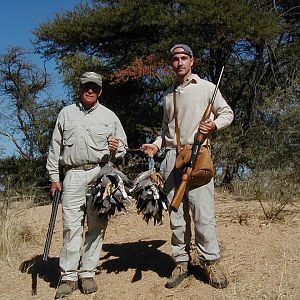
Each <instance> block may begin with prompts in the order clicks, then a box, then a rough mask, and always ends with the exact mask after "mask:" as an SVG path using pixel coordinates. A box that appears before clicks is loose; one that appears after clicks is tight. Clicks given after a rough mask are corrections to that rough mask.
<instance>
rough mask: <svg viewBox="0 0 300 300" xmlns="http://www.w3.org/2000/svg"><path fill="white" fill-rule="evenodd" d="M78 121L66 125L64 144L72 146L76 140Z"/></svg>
mask: <svg viewBox="0 0 300 300" xmlns="http://www.w3.org/2000/svg"><path fill="white" fill-rule="evenodd" d="M77 126H78V125H77V123H70V124H67V125H65V128H64V132H63V145H64V146H72V145H73V144H74V143H75V141H76V136H75V131H76V127H77Z"/></svg>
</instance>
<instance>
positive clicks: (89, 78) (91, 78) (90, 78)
mask: <svg viewBox="0 0 300 300" xmlns="http://www.w3.org/2000/svg"><path fill="white" fill-rule="evenodd" d="M88 82H94V83H96V84H97V85H99V86H100V87H102V77H101V75H99V74H97V73H95V72H85V73H83V74H82V75H81V77H80V83H81V84H85V83H88Z"/></svg>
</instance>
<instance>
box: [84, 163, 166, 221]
mask: <svg viewBox="0 0 300 300" xmlns="http://www.w3.org/2000/svg"><path fill="white" fill-rule="evenodd" d="M89 194H90V196H91V197H92V202H93V205H94V208H95V209H96V210H97V212H98V214H99V215H102V214H105V215H107V217H108V218H109V217H111V216H112V215H114V214H115V213H116V211H122V210H124V211H126V208H125V206H126V204H127V203H129V202H130V201H132V199H134V200H135V204H136V208H137V212H138V214H142V215H143V219H144V220H145V221H146V222H147V223H148V222H149V220H151V219H153V222H154V225H155V224H162V218H163V210H167V197H166V193H165V191H164V181H163V178H162V177H161V175H160V174H159V173H158V172H156V171H155V170H148V171H145V172H142V173H140V174H139V175H138V176H137V177H136V179H135V180H129V179H128V177H127V176H126V175H125V174H124V173H122V172H121V171H120V170H118V169H116V168H114V167H113V165H112V164H111V163H107V164H106V165H105V166H104V167H102V168H101V170H100V172H99V174H98V175H97V176H96V177H95V178H94V180H93V181H92V183H91V186H90V191H89Z"/></svg>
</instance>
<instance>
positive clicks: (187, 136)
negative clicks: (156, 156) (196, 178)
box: [154, 74, 233, 149]
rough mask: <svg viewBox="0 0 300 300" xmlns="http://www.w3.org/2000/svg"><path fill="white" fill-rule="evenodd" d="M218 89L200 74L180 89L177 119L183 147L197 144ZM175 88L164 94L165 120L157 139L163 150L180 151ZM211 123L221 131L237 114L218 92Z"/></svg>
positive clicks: (188, 79)
mask: <svg viewBox="0 0 300 300" xmlns="http://www.w3.org/2000/svg"><path fill="white" fill-rule="evenodd" d="M214 89H215V85H214V84H213V83H211V82H209V81H207V80H203V79H201V78H200V77H199V76H198V75H196V74H191V75H190V76H189V77H188V78H187V79H186V81H185V82H184V83H182V84H181V85H179V86H178V87H176V89H175V91H176V104H177V118H178V125H179V129H180V142H181V144H182V145H186V144H193V142H194V135H195V133H196V132H197V130H198V127H199V123H200V121H201V118H202V115H203V114H204V112H205V109H206V107H207V105H208V103H209V101H210V99H211V98H212V95H213V92H214ZM173 91H174V85H172V86H170V87H169V88H168V89H167V90H166V91H165V93H164V96H163V101H164V117H163V124H162V131H161V135H160V136H158V137H157V139H156V140H155V141H154V144H155V145H156V146H157V147H158V148H159V149H160V148H162V147H166V148H167V149H172V148H176V144H177V142H176V134H175V119H174V104H173ZM211 120H213V121H214V123H215V124H216V127H217V129H218V130H219V129H222V128H225V127H226V126H228V125H230V123H231V122H232V120H233V111H232V109H231V108H230V107H229V105H228V104H227V102H226V101H225V99H224V98H223V97H222V95H221V93H220V91H218V92H217V95H216V98H215V101H214V104H213V112H212V116H211Z"/></svg>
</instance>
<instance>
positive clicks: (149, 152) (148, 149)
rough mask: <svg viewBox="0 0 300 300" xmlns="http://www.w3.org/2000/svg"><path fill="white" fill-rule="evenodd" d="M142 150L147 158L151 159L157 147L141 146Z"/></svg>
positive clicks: (151, 145) (150, 145)
mask: <svg viewBox="0 0 300 300" xmlns="http://www.w3.org/2000/svg"><path fill="white" fill-rule="evenodd" d="M142 150H143V151H144V153H145V154H147V155H148V156H149V157H153V156H154V155H155V154H156V153H157V151H158V150H159V149H158V147H157V146H156V145H154V144H143V145H142Z"/></svg>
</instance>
